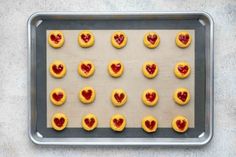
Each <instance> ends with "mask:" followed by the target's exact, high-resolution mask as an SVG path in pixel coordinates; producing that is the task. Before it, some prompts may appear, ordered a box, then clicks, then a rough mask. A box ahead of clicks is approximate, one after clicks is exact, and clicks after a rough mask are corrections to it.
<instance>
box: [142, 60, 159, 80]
mask: <svg viewBox="0 0 236 157" xmlns="http://www.w3.org/2000/svg"><path fill="white" fill-rule="evenodd" d="M142 71H143V75H144V76H145V77H147V78H150V79H151V78H154V77H156V75H157V74H158V66H157V64H156V63H155V62H153V61H148V62H145V63H144V64H143V67H142Z"/></svg>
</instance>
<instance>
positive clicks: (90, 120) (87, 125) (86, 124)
mask: <svg viewBox="0 0 236 157" xmlns="http://www.w3.org/2000/svg"><path fill="white" fill-rule="evenodd" d="M81 124H82V127H83V129H84V130H86V131H92V130H94V129H95V128H96V127H97V125H98V120H97V117H96V116H95V115H94V114H92V113H89V114H87V115H86V116H84V117H83V118H82V122H81Z"/></svg>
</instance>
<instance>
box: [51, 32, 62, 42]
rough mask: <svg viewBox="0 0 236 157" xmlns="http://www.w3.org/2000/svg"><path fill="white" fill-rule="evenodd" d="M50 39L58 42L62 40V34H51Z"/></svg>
mask: <svg viewBox="0 0 236 157" xmlns="http://www.w3.org/2000/svg"><path fill="white" fill-rule="evenodd" d="M50 39H51V40H52V41H54V43H55V44H58V43H59V42H60V40H61V34H57V35H56V36H55V35H54V34H52V35H51V36H50Z"/></svg>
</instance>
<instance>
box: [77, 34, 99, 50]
mask: <svg viewBox="0 0 236 157" xmlns="http://www.w3.org/2000/svg"><path fill="white" fill-rule="evenodd" d="M94 40H95V38H94V35H93V34H92V32H90V31H88V30H84V31H81V32H80V33H79V35H78V43H79V45H80V46H81V47H83V48H88V47H91V46H93V45H94Z"/></svg>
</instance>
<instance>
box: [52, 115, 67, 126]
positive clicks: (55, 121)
mask: <svg viewBox="0 0 236 157" xmlns="http://www.w3.org/2000/svg"><path fill="white" fill-rule="evenodd" d="M64 122H65V119H64V118H63V117H61V118H60V119H59V118H54V123H55V124H56V126H58V127H62V126H63V124H64Z"/></svg>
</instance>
